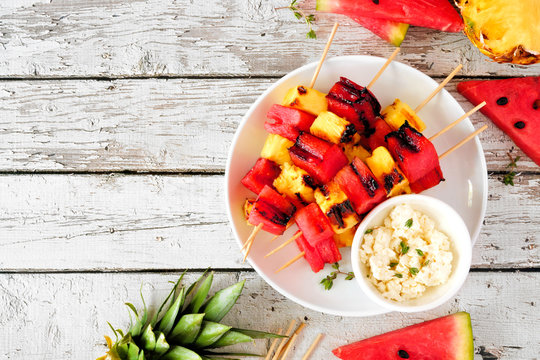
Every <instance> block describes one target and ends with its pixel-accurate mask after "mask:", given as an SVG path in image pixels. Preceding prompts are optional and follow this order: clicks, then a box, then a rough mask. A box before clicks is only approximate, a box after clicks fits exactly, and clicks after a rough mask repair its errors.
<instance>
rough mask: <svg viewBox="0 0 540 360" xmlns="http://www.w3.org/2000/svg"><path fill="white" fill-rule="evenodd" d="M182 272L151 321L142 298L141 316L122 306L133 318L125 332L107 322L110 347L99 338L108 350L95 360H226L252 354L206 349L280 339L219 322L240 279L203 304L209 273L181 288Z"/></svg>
mask: <svg viewBox="0 0 540 360" xmlns="http://www.w3.org/2000/svg"><path fill="white" fill-rule="evenodd" d="M185 273H186V272H184V273H183V274H182V275H181V276H180V278H179V279H178V281H177V282H176V283H175V284H174V286H173V288H172V290H171V292H170V293H169V295H168V296H167V298H166V299H165V300H164V301H163V303H162V304H161V306H160V307H159V309H158V311H157V312H156V313H155V315H154V316H153V317H152V318H149V316H148V309H147V307H146V303H145V301H144V297H143V296H142V294H141V298H142V301H143V306H144V309H143V311H142V312H140V313H139V312H137V309H136V308H135V306H134V305H133V304H131V303H126V305H127V306H128V308H129V310H130V311H131V312H133V314H134V315H135V319H134V320H133V318H131V324H130V327H129V329H128V331H127V332H126V333H124V332H123V331H122V330H121V329H115V328H114V327H113V326H112V325H111V324H110V323H109V326H110V327H111V329H112V331H113V333H114V334H115V336H116V341H115V342H114V343H113V342H112V340H111V339H110V338H109V337H108V336H105V339H106V340H107V345H108V347H109V351H108V353H107V355H105V356H103V357H101V358H99V359H98V360H145V359H146V360H157V359H160V360H210V359H214V360H218V359H228V356H258V355H256V354H247V353H234V352H216V351H211V350H210V349H218V348H222V347H225V346H229V345H235V344H239V343H245V342H252V341H254V340H255V339H263V338H279V337H282V336H280V335H277V334H272V333H267V332H262V331H255V330H246V329H238V328H233V327H231V326H228V325H224V324H222V323H220V321H221V319H223V317H224V316H225V315H226V314H227V313H228V312H229V310H231V308H232V307H233V305H234V304H235V303H236V300H237V299H238V297H239V296H240V294H241V293H242V289H243V288H244V283H245V280H242V281H240V282H238V283H236V284H234V285H232V286H229V287H227V288H225V289H222V290H219V291H218V292H216V293H215V294H214V295H213V296H212V297H210V298H209V299H208V300H207V297H208V293H209V291H210V288H211V286H212V281H213V278H214V274H213V272H210V273H209V274H208V275H207V271H205V272H204V273H203V274H202V275H201V277H200V278H199V279H198V280H197V281H195V282H194V283H193V284H191V285H190V286H189V287H187V288H186V287H185V286H183V285H181V281H182V279H183V277H184V275H185ZM169 300H170V301H169ZM167 303H168V304H167ZM131 312H130V317H131ZM162 313H163V315H162V316H160V314H162Z"/></svg>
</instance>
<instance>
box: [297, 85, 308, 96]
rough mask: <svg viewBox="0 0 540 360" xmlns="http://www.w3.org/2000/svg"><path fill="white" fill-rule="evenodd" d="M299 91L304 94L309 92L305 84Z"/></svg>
mask: <svg viewBox="0 0 540 360" xmlns="http://www.w3.org/2000/svg"><path fill="white" fill-rule="evenodd" d="M298 93H299V94H302V95H303V94H305V93H307V89H306V88H305V87H303V86H299V87H298Z"/></svg>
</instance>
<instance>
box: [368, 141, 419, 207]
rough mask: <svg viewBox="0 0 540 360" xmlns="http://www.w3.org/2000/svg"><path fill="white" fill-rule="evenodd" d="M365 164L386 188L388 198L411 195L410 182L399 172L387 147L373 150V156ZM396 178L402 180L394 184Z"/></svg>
mask: <svg viewBox="0 0 540 360" xmlns="http://www.w3.org/2000/svg"><path fill="white" fill-rule="evenodd" d="M365 162H366V164H367V166H369V168H370V170H371V172H372V173H373V175H375V177H376V178H377V180H379V181H380V182H381V184H383V185H384V186H385V189H386V194H387V197H392V196H396V195H400V194H410V193H411V188H410V186H409V180H407V178H406V177H405V175H403V173H402V172H401V170H399V168H398V166H397V165H396V163H395V161H394V159H393V158H392V155H390V152H388V150H387V149H386V148H385V147H383V146H379V147H378V148H376V149H375V150H373V154H372V155H371V157H369V158H367V159H366V161H365ZM396 178H398V179H401V181H399V182H398V183H397V184H395V183H393V181H394V179H396ZM389 185H392V188H391V189H389V188H388V187H389Z"/></svg>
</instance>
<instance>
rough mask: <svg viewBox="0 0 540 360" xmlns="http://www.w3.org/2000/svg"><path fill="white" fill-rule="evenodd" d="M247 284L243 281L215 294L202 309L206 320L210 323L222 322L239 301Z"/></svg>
mask: <svg viewBox="0 0 540 360" xmlns="http://www.w3.org/2000/svg"><path fill="white" fill-rule="evenodd" d="M245 282H246V281H245V280H242V281H240V282H238V283H236V284H234V285H232V286H229V287H228V288H225V289H222V290H220V291H218V292H217V293H215V294H214V296H212V297H211V298H210V300H208V302H207V303H206V304H205V305H204V308H203V309H202V312H204V313H205V314H206V315H205V317H204V318H205V319H206V320H208V321H214V322H219V321H221V319H223V317H224V316H225V315H227V313H228V312H229V310H231V308H232V307H233V305H234V304H235V303H236V300H238V297H239V296H240V294H241V293H242V289H243V288H244V283H245Z"/></svg>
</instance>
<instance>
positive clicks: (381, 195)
mask: <svg viewBox="0 0 540 360" xmlns="http://www.w3.org/2000/svg"><path fill="white" fill-rule="evenodd" d="M334 181H335V182H337V184H338V185H339V187H340V188H341V189H342V190H343V192H345V194H347V197H348V198H349V200H350V201H351V202H352V203H353V205H354V210H355V211H356V213H357V214H359V215H363V214H365V213H367V212H368V211H370V210H371V209H373V208H374V207H375V206H377V205H378V204H380V203H381V202H382V201H383V200H384V199H386V191H385V190H384V187H383V186H382V184H381V183H380V182H379V181H378V180H377V178H375V175H373V173H372V172H371V171H370V170H369V168H368V167H367V166H366V164H364V163H363V162H362V160H360V159H358V158H355V159H354V160H353V161H352V162H351V163H350V164H349V165H348V166H346V167H344V168H343V169H341V170H340V171H339V172H338V173H337V175H336V177H335V178H334Z"/></svg>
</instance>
